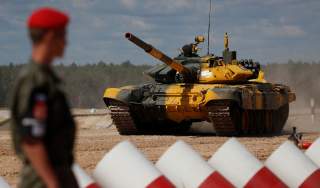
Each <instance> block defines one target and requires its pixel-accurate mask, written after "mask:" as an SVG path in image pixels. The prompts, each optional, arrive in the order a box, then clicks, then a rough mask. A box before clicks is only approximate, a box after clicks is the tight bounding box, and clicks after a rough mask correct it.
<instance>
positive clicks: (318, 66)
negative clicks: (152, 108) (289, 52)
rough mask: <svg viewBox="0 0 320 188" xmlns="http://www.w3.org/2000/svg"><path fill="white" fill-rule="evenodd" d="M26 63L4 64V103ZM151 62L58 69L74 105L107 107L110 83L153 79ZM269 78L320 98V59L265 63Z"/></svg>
mask: <svg viewBox="0 0 320 188" xmlns="http://www.w3.org/2000/svg"><path fill="white" fill-rule="evenodd" d="M23 66H25V65H21V64H20V65H16V64H12V63H11V64H9V65H2V66H0V107H7V106H8V105H9V104H10V101H11V96H12V90H13V85H14V83H15V79H16V78H17V75H18V73H19V72H20V71H21V69H22V68H23ZM149 68H151V66H150V65H133V64H131V63H130V61H126V62H123V63H121V64H113V63H105V62H103V61H100V62H97V63H93V64H86V65H77V64H76V63H72V64H70V65H64V64H59V65H56V66H55V71H56V72H57V74H59V76H60V77H62V79H63V80H64V85H65V91H66V93H67V95H68V98H69V101H70V103H71V106H72V107H75V108H101V107H104V104H103V101H102V96H103V92H104V90H105V89H106V88H107V87H119V86H124V85H133V84H140V83H145V82H152V81H153V80H152V79H151V78H150V77H148V76H146V75H144V74H143V72H144V71H145V70H147V69H149ZM262 68H263V70H264V72H265V77H266V79H267V80H268V81H271V82H275V83H283V84H287V85H289V86H290V87H291V88H292V90H293V91H294V92H296V94H297V102H296V103H297V104H299V105H303V106H306V105H308V104H309V100H310V98H311V97H312V98H315V99H316V101H320V87H319V86H320V84H319V83H320V77H319V75H320V63H307V62H294V61H289V62H287V63H282V64H277V63H272V64H266V65H264V66H262Z"/></svg>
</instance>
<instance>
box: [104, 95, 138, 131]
mask: <svg viewBox="0 0 320 188" xmlns="http://www.w3.org/2000/svg"><path fill="white" fill-rule="evenodd" d="M108 107H109V109H110V111H111V113H110V115H111V118H112V120H113V123H114V125H115V126H116V128H117V130H118V132H119V133H120V134H121V135H131V134H137V133H138V129H137V127H136V124H135V122H134V120H133V117H132V116H131V114H130V108H129V107H128V106H127V105H125V104H123V103H120V102H116V101H110V102H109V106H108Z"/></svg>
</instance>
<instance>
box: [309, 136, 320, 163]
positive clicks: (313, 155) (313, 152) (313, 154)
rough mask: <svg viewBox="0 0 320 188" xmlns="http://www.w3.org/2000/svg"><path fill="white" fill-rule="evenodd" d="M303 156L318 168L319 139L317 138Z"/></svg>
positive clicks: (319, 159)
mask: <svg viewBox="0 0 320 188" xmlns="http://www.w3.org/2000/svg"><path fill="white" fill-rule="evenodd" d="M305 154H306V155H307V156H308V157H309V158H310V159H311V160H312V161H313V162H314V163H315V164H317V165H318V167H320V138H318V139H317V140H316V141H315V142H313V143H312V145H311V146H310V147H309V149H307V150H306V152H305Z"/></svg>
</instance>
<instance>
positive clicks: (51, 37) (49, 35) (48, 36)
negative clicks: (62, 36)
mask: <svg viewBox="0 0 320 188" xmlns="http://www.w3.org/2000/svg"><path fill="white" fill-rule="evenodd" d="M54 39H55V33H54V31H48V32H47V33H46V34H45V35H44V36H43V40H42V41H43V42H45V43H49V44H50V43H51V42H53V41H54Z"/></svg>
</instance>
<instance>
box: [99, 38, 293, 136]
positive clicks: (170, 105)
mask: <svg viewBox="0 0 320 188" xmlns="http://www.w3.org/2000/svg"><path fill="white" fill-rule="evenodd" d="M125 37H126V38H127V39H128V40H129V41H131V42H133V43H134V44H136V45H137V46H138V47H140V48H142V49H143V50H144V51H145V52H146V53H148V54H150V55H151V56H153V57H154V58H156V59H158V60H160V61H161V62H163V63H164V64H161V65H157V66H155V67H153V68H151V69H150V70H148V71H146V74H148V75H149V76H151V77H152V78H153V79H154V80H155V82H154V83H146V84H142V85H134V86H124V87H121V88H107V89H106V90H105V93H104V97H103V99H104V102H105V104H106V105H107V107H108V108H109V109H110V110H111V117H112V119H113V121H114V124H115V125H116V127H117V129H118V131H119V133H120V134H124V135H128V134H159V133H160V134H163V133H169V134H171V133H178V132H181V131H182V132H183V131H186V130H188V129H189V128H190V126H191V124H192V123H193V122H200V121H208V122H211V123H212V126H213V127H214V129H215V131H216V133H217V135H222V136H234V135H248V134H253V135H257V134H276V133H280V132H281V130H282V129H283V127H284V125H285V123H286V121H287V118H288V114H289V103H290V102H292V101H294V100H295V94H294V93H293V92H291V90H290V88H289V87H288V86H285V85H281V84H272V83H268V82H266V81H265V80H264V74H263V72H262V70H261V69H260V64H259V63H257V62H253V61H252V60H237V58H236V52H235V51H229V47H228V45H229V39H228V36H227V34H225V38H224V43H225V50H224V51H223V55H222V57H219V56H215V55H213V54H210V55H205V56H199V55H198V53H197V51H198V47H197V46H198V44H199V43H201V42H204V37H203V36H197V37H196V39H195V43H192V44H188V45H185V46H183V47H182V50H181V54H180V55H179V56H177V57H176V58H173V59H172V58H170V57H168V56H167V55H165V54H164V53H162V52H161V51H159V50H158V49H156V48H154V47H153V46H151V45H150V44H147V43H145V42H144V41H142V40H140V39H139V38H137V37H136V36H134V35H133V34H131V33H126V34H125Z"/></svg>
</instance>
